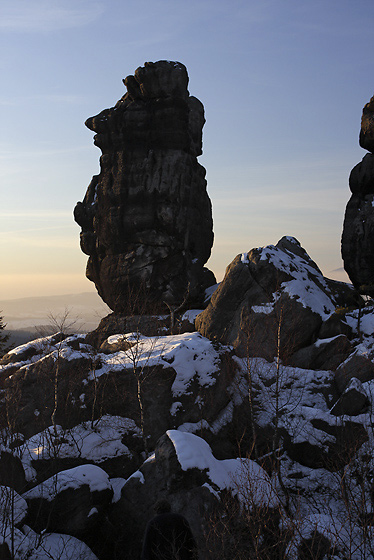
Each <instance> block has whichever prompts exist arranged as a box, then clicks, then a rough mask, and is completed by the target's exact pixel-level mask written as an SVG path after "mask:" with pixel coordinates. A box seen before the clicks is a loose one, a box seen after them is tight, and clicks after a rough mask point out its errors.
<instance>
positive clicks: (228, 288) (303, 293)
mask: <svg viewBox="0 0 374 560" xmlns="http://www.w3.org/2000/svg"><path fill="white" fill-rule="evenodd" d="M336 291H337V286H336V285H333V286H331V287H330V284H329V282H328V281H327V280H326V279H325V278H324V276H323V275H322V272H321V271H320V270H319V268H318V266H317V265H316V263H315V262H314V261H312V259H311V258H310V257H309V255H308V254H307V253H306V251H305V250H304V249H303V248H302V247H301V245H300V243H299V242H298V241H297V240H296V239H295V238H293V237H283V238H282V239H281V240H280V241H278V243H277V244H276V245H275V246H274V245H269V246H267V247H260V248H257V249H252V250H251V251H250V252H249V253H244V254H242V255H238V256H237V257H236V258H235V259H234V260H233V262H232V263H231V264H230V265H229V266H228V268H227V270H226V275H225V278H224V279H223V282H222V283H221V284H220V286H219V287H218V289H217V290H216V291H215V292H214V294H213V296H212V299H211V301H210V303H209V305H208V307H207V308H206V309H205V310H204V311H203V312H202V313H200V315H198V316H197V317H196V321H195V325H196V327H197V330H198V331H200V332H201V334H202V335H203V336H206V337H207V338H210V339H212V340H217V341H220V342H223V343H225V344H232V345H233V346H234V348H235V351H236V353H237V354H238V355H240V356H262V357H264V358H266V359H268V360H272V359H273V358H274V357H275V356H277V355H278V356H280V357H281V358H282V359H283V360H284V361H289V360H290V358H291V356H292V354H294V353H295V352H297V351H298V350H299V349H300V348H303V347H305V346H309V345H310V344H311V343H313V342H314V341H315V340H316V339H317V338H318V336H319V331H320V329H321V327H322V325H323V321H325V320H326V319H328V318H329V317H330V316H331V314H332V313H333V312H334V310H335V307H336V306H337V296H336V294H335V292H336ZM341 295H342V294H341ZM343 295H344V294H343ZM344 297H345V296H344ZM336 329H337V330H336V331H334V329H333V328H332V330H331V331H329V335H330V336H334V335H337V334H339V331H340V330H341V327H340V324H339V325H337V326H336ZM332 333H333V334H332ZM308 365H309V366H310V364H308Z"/></svg>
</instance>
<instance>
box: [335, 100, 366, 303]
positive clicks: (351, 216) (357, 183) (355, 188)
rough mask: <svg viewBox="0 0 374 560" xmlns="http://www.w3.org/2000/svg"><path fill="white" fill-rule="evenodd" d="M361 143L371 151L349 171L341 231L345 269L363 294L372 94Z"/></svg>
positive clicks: (362, 121)
mask: <svg viewBox="0 0 374 560" xmlns="http://www.w3.org/2000/svg"><path fill="white" fill-rule="evenodd" d="M360 146H361V147H362V148H364V150H368V151H369V152H370V153H368V154H366V155H365V156H364V158H363V160H362V161H361V162H360V163H359V164H357V165H356V166H355V167H354V168H353V169H352V171H351V175H350V177H349V187H350V189H351V192H352V196H351V198H350V200H349V202H348V204H347V208H346V212H345V217H344V225H343V234H342V257H343V261H344V268H345V270H346V271H347V274H348V276H349V277H350V279H351V281H352V283H353V285H354V286H355V287H356V288H357V289H358V290H359V291H360V292H361V293H363V294H368V295H371V296H373V294H374V207H373V201H374V155H373V152H374V97H373V98H371V100H370V101H369V103H367V104H366V105H365V107H364V109H363V112H362V120H361V130H360Z"/></svg>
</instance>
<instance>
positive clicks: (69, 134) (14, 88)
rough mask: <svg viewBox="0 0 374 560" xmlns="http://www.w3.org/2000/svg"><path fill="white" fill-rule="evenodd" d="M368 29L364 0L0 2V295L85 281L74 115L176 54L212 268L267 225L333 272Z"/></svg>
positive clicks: (373, 19)
mask: <svg viewBox="0 0 374 560" xmlns="http://www.w3.org/2000/svg"><path fill="white" fill-rule="evenodd" d="M373 25H374V3H373V1H372V0H350V1H348V0H324V1H320V0H262V1H260V0H224V1H223V0H188V1H187V0H154V1H152V0H123V1H120V0H105V1H104V0H1V2H0V41H1V42H0V52H1V58H0V72H1V89H0V113H1V127H0V148H1V151H0V158H1V160H0V161H1V167H0V180H1V198H0V218H1V219H0V255H1V263H2V266H1V270H0V299H8V298H9V299H10V298H16V297H26V296H30V295H48V294H58V293H73V292H80V291H87V290H92V289H94V286H93V284H91V283H90V282H89V281H88V280H86V279H85V263H86V257H85V255H83V254H82V253H81V251H80V249H79V227H78V226H77V225H76V224H75V223H74V221H73V218H72V210H73V208H74V205H75V203H76V202H77V201H78V200H82V198H83V196H84V193H85V191H86V188H87V185H88V184H89V182H90V180H91V177H92V175H94V174H96V173H97V172H98V169H99V167H98V158H99V155H100V151H99V150H98V148H96V147H95V146H93V143H92V137H93V134H92V132H91V131H89V130H88V129H86V128H85V126H84V124H83V123H84V121H85V120H86V119H87V117H89V116H92V115H94V114H97V113H98V112H100V111H101V110H102V109H104V108H106V107H110V106H112V105H113V104H114V103H115V102H116V101H117V100H118V99H119V98H120V97H121V96H122V95H123V93H124V92H125V88H124V86H123V84H122V78H124V77H126V76H127V75H128V74H131V73H133V72H134V70H135V69H136V68H137V67H138V66H141V65H143V64H144V62H145V61H148V60H150V61H156V60H161V59H169V60H178V61H180V62H183V63H184V64H185V65H186V66H187V69H188V72H189V76H190V85H189V90H190V93H191V95H195V96H196V97H198V98H199V99H200V100H201V101H202V102H203V104H204V106H205V111H206V119H207V122H206V125H205V127H204V154H203V156H202V157H200V163H201V164H202V165H204V166H205V167H206V169H207V180H208V191H209V194H210V197H211V200H212V204H213V216H214V230H215V236H216V239H215V245H214V248H213V254H212V258H211V260H210V262H209V266H210V268H211V269H212V270H214V272H215V273H216V275H217V277H218V278H219V279H220V278H221V277H222V275H223V273H224V269H225V267H226V266H227V265H228V264H229V262H231V260H232V259H233V258H234V257H235V255H237V254H238V253H240V252H242V251H247V250H249V249H251V248H252V247H256V246H259V245H265V244H268V243H276V242H277V240H278V239H279V238H280V237H281V236H282V235H294V236H296V237H297V238H298V239H299V241H300V242H301V243H302V245H303V246H304V247H305V248H306V250H307V251H308V252H309V253H310V255H311V256H312V257H313V258H314V259H315V260H316V261H317V262H318V264H319V265H320V267H321V268H322V269H323V271H324V272H325V273H329V272H330V271H332V270H334V269H336V268H339V267H341V266H342V263H341V259H340V234H341V228H342V222H343V215H344V209H345V205H346V202H347V201H348V198H349V196H350V193H349V190H348V176H349V172H350V170H351V168H352V167H353V166H354V165H355V164H356V163H358V162H359V161H360V160H361V159H362V157H363V156H364V154H365V152H364V150H362V149H360V148H359V146H358V132H359V127H360V118H361V111H362V107H363V105H364V104H365V103H366V102H367V101H368V100H369V99H370V97H371V96H372V95H373V93H374V71H373V65H374V64H373V59H372V53H373V52H374V33H373Z"/></svg>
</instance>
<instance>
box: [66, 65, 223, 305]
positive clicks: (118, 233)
mask: <svg viewBox="0 0 374 560" xmlns="http://www.w3.org/2000/svg"><path fill="white" fill-rule="evenodd" d="M124 84H125V86H126V88H127V93H126V94H125V95H124V96H123V97H122V98H121V99H120V100H119V101H118V103H117V104H116V105H115V107H112V108H110V109H105V110H104V111H102V112H101V113H100V114H98V115H96V116H95V117H91V118H89V119H88V120H87V121H86V126H87V127H88V128H89V129H90V130H93V131H94V132H95V133H96V135H95V140H94V143H95V145H96V146H98V147H99V148H100V149H101V150H102V153H103V155H102V156H101V158H100V174H99V175H98V176H95V177H93V179H92V181H91V183H90V185H89V187H88V190H87V193H86V196H85V198H84V200H83V202H78V204H77V205H76V207H75V210H74V217H75V220H76V221H77V223H78V224H79V225H80V226H81V228H82V232H81V248H82V251H83V252H84V253H85V254H87V255H88V256H89V259H88V263H87V271H86V274H87V277H88V278H89V279H90V280H91V281H92V282H94V283H95V285H96V288H97V290H98V293H99V295H100V296H101V297H102V299H103V300H104V301H105V302H106V303H107V304H108V305H109V307H110V308H111V309H113V311H115V312H117V313H120V314H125V315H134V314H139V313H142V314H144V313H150V312H152V309H153V310H156V311H157V312H159V310H166V309H167V306H166V304H167V305H169V306H173V307H175V306H176V307H178V306H179V305H180V304H181V303H182V302H188V304H189V305H193V304H194V305H195V306H197V307H201V304H202V302H203V301H204V295H205V289H206V288H207V287H209V286H210V285H212V284H214V283H215V279H214V275H213V273H212V272H210V271H209V270H208V269H206V268H205V267H204V264H205V263H206V261H207V260H208V258H209V256H210V251H211V247H212V244H213V230H212V227H213V222H212V209H211V203H210V200H209V197H208V195H207V191H206V180H205V169H204V168H203V167H202V166H201V165H199V163H198V162H197V156H199V155H200V154H201V151H202V128H203V125H204V122H205V118H204V107H203V105H202V104H201V103H200V101H199V100H198V99H196V98H194V97H191V96H190V95H189V92H188V90H187V85H188V75H187V71H186V68H185V66H184V65H183V64H181V63H179V62H170V61H165V60H163V61H159V62H155V63H152V62H146V63H145V65H144V67H140V68H138V69H137V70H136V71H135V74H134V76H128V77H127V78H126V79H125V80H124Z"/></svg>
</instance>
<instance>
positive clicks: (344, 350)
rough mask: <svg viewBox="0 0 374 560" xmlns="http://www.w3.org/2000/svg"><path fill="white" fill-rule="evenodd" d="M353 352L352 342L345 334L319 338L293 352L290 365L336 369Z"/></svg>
mask: <svg viewBox="0 0 374 560" xmlns="http://www.w3.org/2000/svg"><path fill="white" fill-rule="evenodd" d="M351 352H352V344H351V343H350V341H349V340H348V338H347V337H346V336H345V335H344V334H341V335H338V336H335V337H333V338H329V339H319V340H317V341H316V342H315V343H314V344H311V345H310V346H307V347H305V348H301V349H300V350H298V351H297V352H295V354H293V355H292V356H291V358H290V360H289V365H291V366H296V367H300V368H305V369H328V370H335V369H336V368H337V367H338V366H339V365H340V364H341V363H342V362H343V361H344V360H345V359H346V358H347V357H348V356H349V354H350V353H351Z"/></svg>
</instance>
